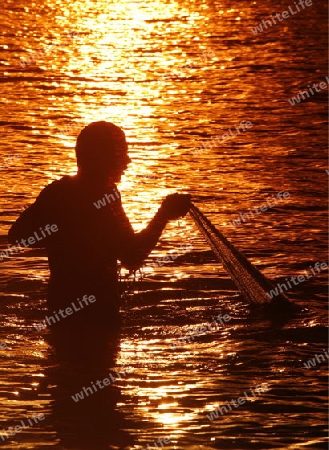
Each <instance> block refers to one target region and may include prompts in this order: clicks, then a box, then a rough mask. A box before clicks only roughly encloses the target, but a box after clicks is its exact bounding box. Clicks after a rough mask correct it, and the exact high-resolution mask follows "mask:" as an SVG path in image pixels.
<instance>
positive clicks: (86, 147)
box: [75, 121, 130, 182]
mask: <svg viewBox="0 0 329 450" xmlns="http://www.w3.org/2000/svg"><path fill="white" fill-rule="evenodd" d="M127 150H128V146H127V142H126V137H125V134H124V132H123V131H122V130H121V128H119V127H117V126H116V125H114V124H113V123H111V122H105V121H101V122H92V123H91V124H89V125H87V126H86V127H85V128H84V129H83V130H82V131H81V132H80V134H79V136H78V139H77V143H76V146H75V153H76V156H77V164H78V170H79V173H81V174H83V175H88V176H89V177H91V178H94V179H95V180H97V181H101V182H102V181H104V182H106V181H107V180H109V179H111V180H112V181H114V182H118V181H120V178H121V175H122V174H123V172H124V171H125V169H126V168H127V166H128V164H129V162H130V158H129V156H128V153H127Z"/></svg>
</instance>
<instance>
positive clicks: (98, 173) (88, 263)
mask: <svg viewBox="0 0 329 450" xmlns="http://www.w3.org/2000/svg"><path fill="white" fill-rule="evenodd" d="M127 150H128V146H127V143H126V139H125V134H124V132H123V131H122V130H121V129H120V128H119V127H117V126H116V125H114V124H112V123H109V122H104V121H101V122H94V123H91V124H90V125H88V126H87V127H85V128H84V129H83V130H82V131H81V132H80V134H79V136H78V139H77V143H76V156H77V165H78V173H77V175H75V176H64V177H62V178H61V179H60V180H58V181H54V182H52V183H51V184H50V185H48V186H47V187H45V188H44V189H43V190H42V192H41V193H40V194H39V196H38V198H37V199H36V201H35V202H34V203H33V204H32V205H31V206H30V207H29V208H27V209H26V210H25V211H24V212H23V213H22V215H21V216H20V217H19V219H18V220H17V221H16V222H15V223H14V224H13V226H12V227H11V229H10V231H9V242H10V243H11V244H13V245H15V242H16V241H18V240H21V239H25V240H28V238H29V237H32V236H35V232H36V233H38V232H39V234H40V231H39V230H44V229H45V227H46V226H47V225H50V226H52V225H56V227H57V228H58V230H57V231H56V232H53V233H47V235H46V233H44V234H45V235H46V237H43V239H39V240H36V242H35V243H34V244H33V245H30V246H31V247H45V248H46V250H47V254H48V259H49V267H50V282H49V299H48V300H49V302H48V303H49V305H48V306H49V308H50V311H53V313H52V314H53V315H54V313H56V314H57V316H58V317H60V323H61V325H62V326H64V327H66V326H67V327H68V326H70V325H72V324H73V323H76V324H78V325H79V326H81V325H85V326H87V328H89V326H96V327H98V326H102V325H103V326H105V327H108V326H111V325H112V326H113V327H115V325H117V324H118V323H119V322H120V320H119V299H120V296H119V292H118V277H117V260H120V261H121V263H122V264H123V265H124V266H125V267H126V268H128V269H137V268H138V267H140V266H141V265H142V263H143V260H144V259H145V258H146V257H147V255H148V254H149V253H150V252H151V250H152V249H153V248H154V247H155V245H156V243H157V241H158V239H159V237H160V235H161V233H162V231H163V229H164V228H165V226H166V224H167V222H168V221H169V220H171V219H177V218H179V217H181V216H184V215H185V214H186V213H187V212H188V210H189V208H190V196H189V195H185V194H171V195H168V196H167V197H166V198H165V200H164V201H163V202H162V205H161V207H160V209H159V210H158V212H157V213H156V215H155V216H154V218H153V219H152V220H151V222H150V223H149V225H148V226H147V227H146V228H145V229H144V230H143V231H141V232H140V233H134V231H133V228H132V226H131V224H130V222H129V220H128V218H127V216H126V214H125V212H124V210H123V207H122V204H121V198H120V194H119V192H118V190H117V187H116V184H115V183H118V182H119V181H120V179H121V176H122V174H123V173H124V171H125V169H126V168H127V166H128V164H129V162H130V158H129V156H128V153H127ZM48 229H51V228H49V227H48ZM53 230H55V227H53ZM38 236H39V235H38ZM39 237H40V236H39ZM91 295H93V296H95V297H96V301H94V302H93V303H90V304H88V305H87V304H84V307H83V308H80V310H78V311H76V310H74V311H73V312H71V313H70V314H66V309H67V308H68V307H70V306H71V304H72V303H74V304H75V305H80V304H81V303H82V298H83V297H85V298H86V296H91ZM71 309H73V308H71ZM59 310H64V311H65V313H64V312H63V313H61V315H60V314H59ZM63 317H65V318H63ZM52 326H53V325H52Z"/></svg>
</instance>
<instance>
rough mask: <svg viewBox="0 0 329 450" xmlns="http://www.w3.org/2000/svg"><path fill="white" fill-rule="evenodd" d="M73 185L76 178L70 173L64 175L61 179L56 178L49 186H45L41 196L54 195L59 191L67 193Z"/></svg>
mask: <svg viewBox="0 0 329 450" xmlns="http://www.w3.org/2000/svg"><path fill="white" fill-rule="evenodd" d="M73 185H74V178H73V177H71V176H69V175H64V176H63V177H62V178H60V179H59V180H54V181H52V182H51V183H49V184H48V185H47V186H45V187H44V188H43V189H42V191H41V192H40V195H39V197H40V198H44V197H49V196H54V195H57V194H59V193H63V194H65V193H66V192H68V191H69V190H70V188H71V186H73Z"/></svg>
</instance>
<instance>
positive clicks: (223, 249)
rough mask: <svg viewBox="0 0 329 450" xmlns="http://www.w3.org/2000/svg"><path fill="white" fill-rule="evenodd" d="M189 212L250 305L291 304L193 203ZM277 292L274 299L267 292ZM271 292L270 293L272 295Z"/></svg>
mask: <svg viewBox="0 0 329 450" xmlns="http://www.w3.org/2000/svg"><path fill="white" fill-rule="evenodd" d="M190 214H191V216H192V218H193V220H194V222H195V223H196V225H197V227H198V228H199V230H200V231H201V233H202V234H203V236H204V238H205V239H206V241H207V242H208V244H209V245H210V246H211V248H212V250H213V252H214V253H215V255H216V257H217V259H218V260H219V262H221V263H222V264H223V266H224V268H225V269H226V270H227V272H228V273H229V275H230V276H231V278H232V280H233V282H234V284H235V285H236V287H237V288H238V289H239V291H240V292H241V294H242V295H243V296H244V297H245V299H246V300H247V301H248V302H249V303H250V304H251V305H266V304H273V303H275V304H280V305H281V304H284V305H287V306H291V305H293V303H292V302H291V301H290V300H289V299H288V298H287V297H286V296H285V295H284V294H283V293H281V292H279V291H278V288H275V286H274V285H273V284H272V283H271V281H270V280H268V279H267V278H266V277H265V275H263V274H262V273H261V272H260V271H259V270H258V269H257V268H256V267H255V266H254V265H253V264H252V263H251V262H250V261H249V260H248V259H247V258H246V256H245V255H243V254H242V253H241V252H240V251H239V250H237V249H236V248H235V247H234V245H233V244H231V243H230V242H229V241H228V240H227V239H226V237H225V236H223V234H222V233H221V232H220V231H219V230H217V228H215V226H214V225H213V224H212V223H211V222H210V220H209V219H207V218H206V217H205V216H204V214H203V213H202V212H201V211H200V210H199V209H198V208H197V207H196V206H195V205H192V207H191V209H190ZM273 290H274V292H277V295H275V297H274V298H273V299H271V297H270V292H271V291H273ZM272 295H273V294H272Z"/></svg>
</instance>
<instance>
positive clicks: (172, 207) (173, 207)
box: [160, 193, 191, 220]
mask: <svg viewBox="0 0 329 450" xmlns="http://www.w3.org/2000/svg"><path fill="white" fill-rule="evenodd" d="M190 207H191V195H190V194H178V193H176V194H170V195H167V197H166V198H165V199H164V200H163V202H162V205H161V208H160V209H161V211H162V212H163V214H164V215H165V216H166V218H167V219H168V220H174V219H179V218H180V217H183V216H185V214H187V213H188V211H189V209H190Z"/></svg>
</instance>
